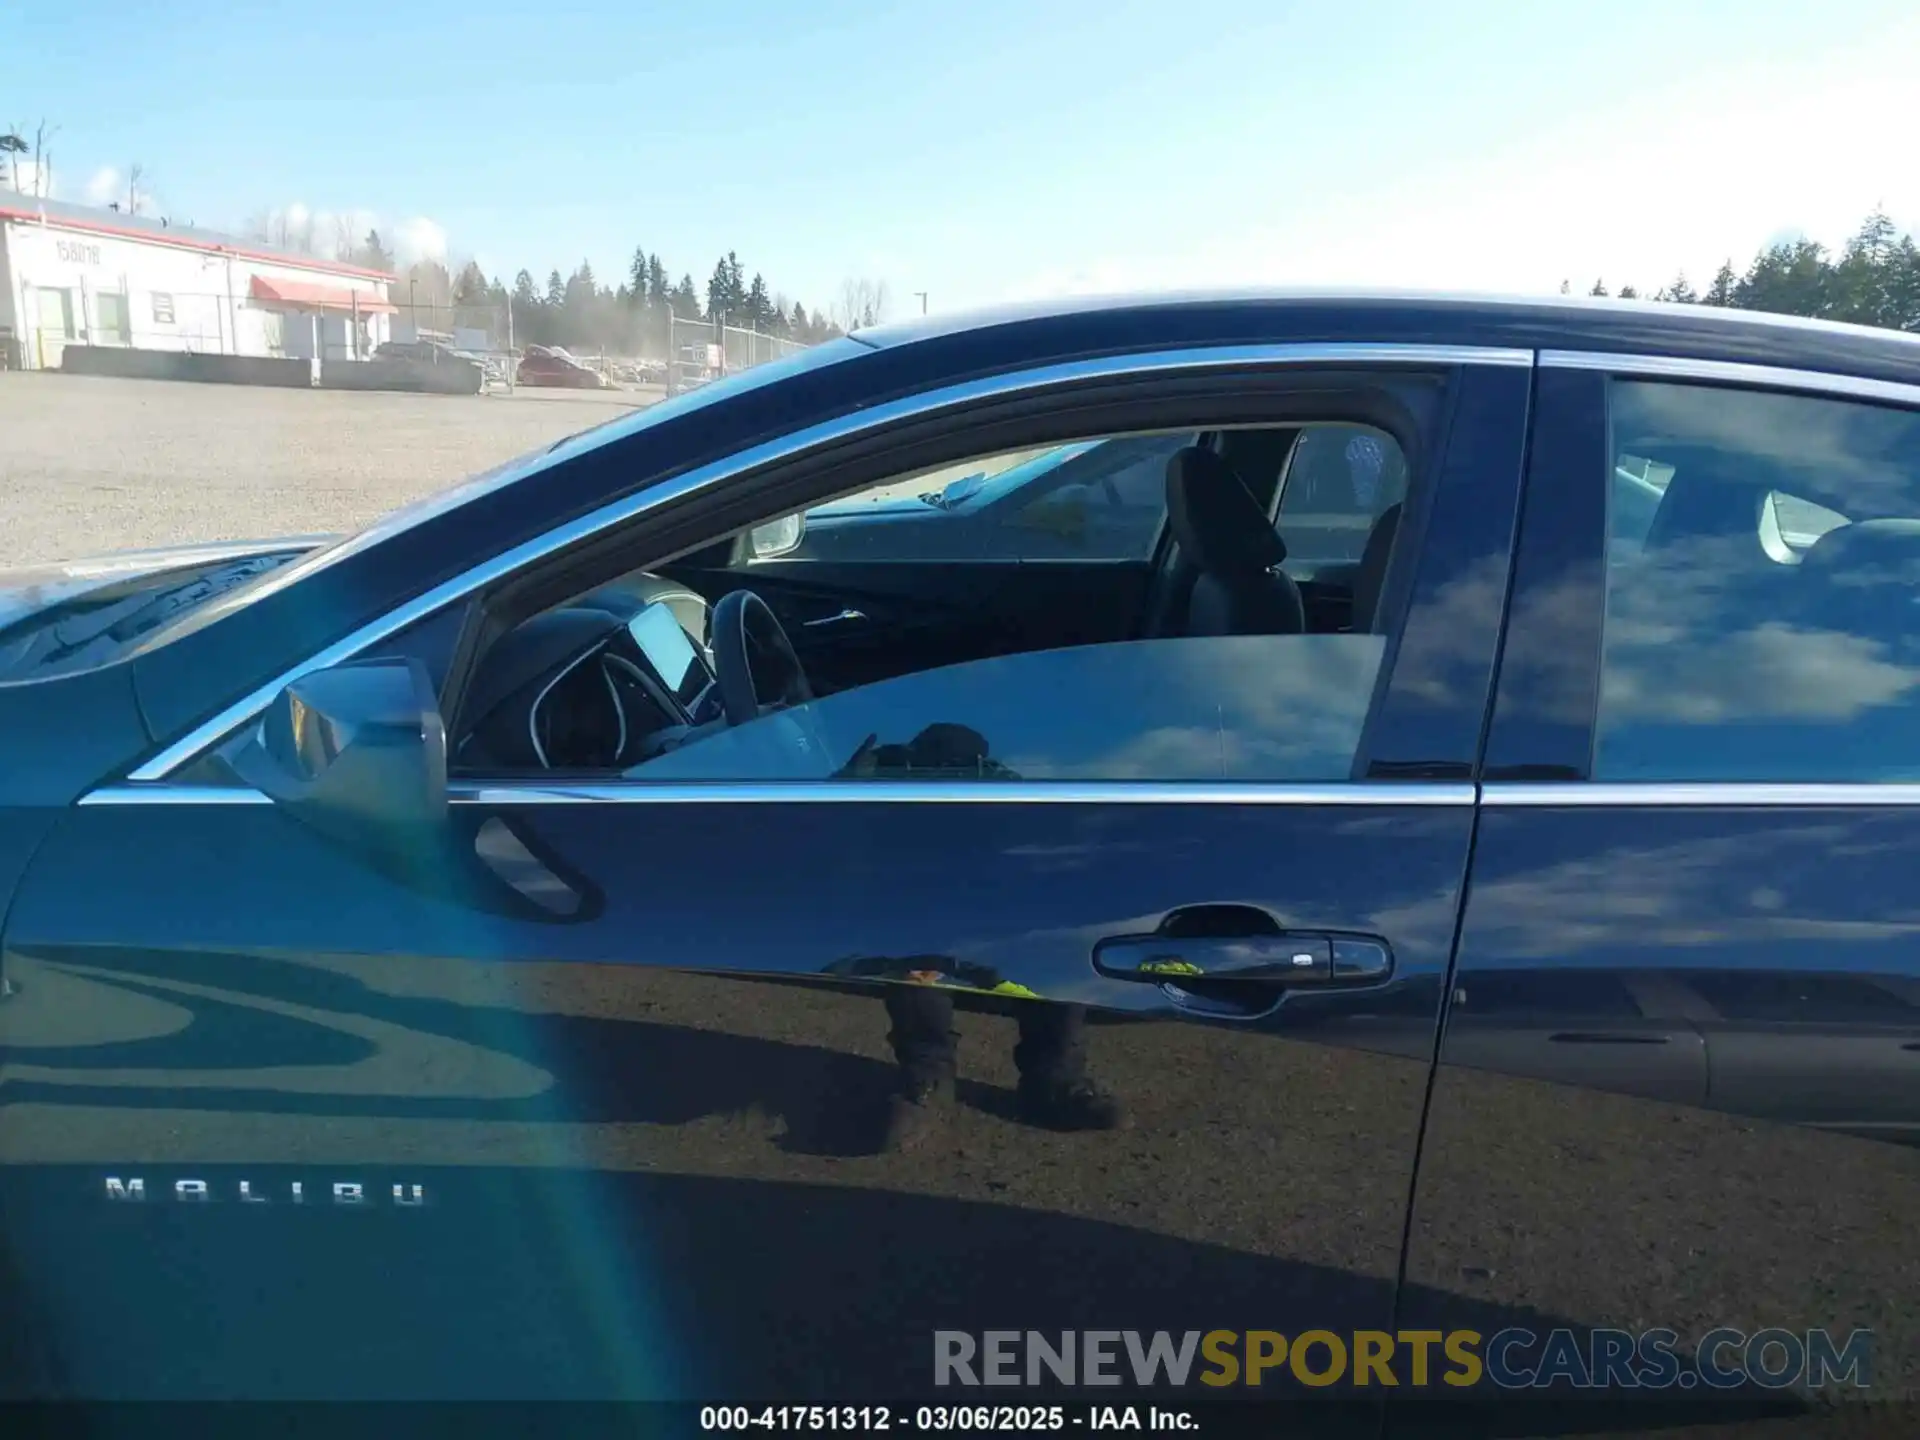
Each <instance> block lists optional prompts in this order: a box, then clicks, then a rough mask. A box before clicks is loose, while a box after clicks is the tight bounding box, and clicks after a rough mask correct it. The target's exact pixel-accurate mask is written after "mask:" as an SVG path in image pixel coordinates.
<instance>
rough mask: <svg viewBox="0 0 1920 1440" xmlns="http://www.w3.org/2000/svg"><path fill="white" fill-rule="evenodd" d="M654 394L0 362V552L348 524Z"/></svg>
mask: <svg viewBox="0 0 1920 1440" xmlns="http://www.w3.org/2000/svg"><path fill="white" fill-rule="evenodd" d="M659 397H660V392H659V391H658V390H646V389H643V390H620V391H580V390H519V391H516V392H515V393H514V394H512V395H510V396H506V395H476V396H454V395H403V394H359V393H349V392H344V391H329V390H311V391H307V390H274V389H267V388H264V387H263V388H257V389H256V388H249V387H244V386H238V385H231V386H230V385H192V384H182V383H174V382H170V381H159V380H113V379H104V378H96V377H92V376H78V375H46V374H23V373H8V374H0V565H17V564H25V563H32V562H35V561H45V560H59V559H67V558H72V557H74V556H78V555H87V554H96V553H99V552H101V551H105V550H117V549H127V548H131V547H136V546H143V545H162V544H169V543H178V542H181V541H186V540H229V539H251V538H255V537H259V536H272V535H288V534H302V533H313V532H323V531H335V530H347V529H354V528H357V527H358V526H361V525H364V524H366V523H367V522H368V521H370V520H373V519H375V518H376V517H377V516H379V515H382V514H384V513H385V512H386V511H388V510H391V509H393V508H394V507H395V506H397V505H402V504H405V503H406V502H408V501H410V500H413V499H416V498H418V497H419V496H421V495H424V494H428V493H430V492H432V491H434V490H437V489H440V488H441V487H443V486H446V485H449V484H452V483H454V482H456V481H459V480H461V479H464V478H465V477H466V476H468V475H472V474H474V473H475V472H477V471H480V470H484V469H486V468H487V467H489V466H492V465H497V464H499V463H500V462H501V461H503V460H508V459H511V458H513V457H514V456H516V455H521V454H525V453H526V452H528V451H530V450H535V449H538V448H539V447H541V446H543V445H549V444H551V443H552V442H553V441H555V440H558V439H560V438H562V437H563V436H566V435H572V434H574V433H576V432H578V431H581V430H585V429H587V428H589V427H590V426H594V425H599V424H601V423H603V422H605V421H607V420H611V419H614V418H615V417H617V416H619V415H622V414H625V413H627V412H628V411H631V410H633V409H636V408H638V407H640V406H643V405H647V404H651V403H652V402H653V401H654V400H657V399H658V398H659Z"/></svg>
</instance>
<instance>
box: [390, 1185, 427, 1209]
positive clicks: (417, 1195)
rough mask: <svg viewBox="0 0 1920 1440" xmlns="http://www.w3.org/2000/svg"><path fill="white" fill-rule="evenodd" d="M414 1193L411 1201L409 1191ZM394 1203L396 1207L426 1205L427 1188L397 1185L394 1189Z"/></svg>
mask: <svg viewBox="0 0 1920 1440" xmlns="http://www.w3.org/2000/svg"><path fill="white" fill-rule="evenodd" d="M409 1190H411V1191H412V1192H413V1195H412V1198H411V1199H409V1198H408V1196H407V1193H406V1192H407V1191H409ZM393 1203H394V1204H396V1205H407V1206H413V1205H424V1204H426V1203H427V1187H426V1186H424V1185H396V1186H394V1187H393Z"/></svg>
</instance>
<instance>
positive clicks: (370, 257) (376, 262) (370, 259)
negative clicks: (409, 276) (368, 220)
mask: <svg viewBox="0 0 1920 1440" xmlns="http://www.w3.org/2000/svg"><path fill="white" fill-rule="evenodd" d="M353 261H354V264H356V265H360V266H364V267H365V268H366V269H368V270H379V271H382V272H384V273H385V274H388V275H391V274H392V273H393V252H392V251H391V250H389V249H387V247H386V245H385V244H383V243H382V242H381V239H380V232H379V231H378V230H369V231H367V238H366V239H365V240H362V241H361V242H360V249H359V251H358V253H357V254H355V255H354V257H353Z"/></svg>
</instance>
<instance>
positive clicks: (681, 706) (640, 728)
mask: <svg viewBox="0 0 1920 1440" xmlns="http://www.w3.org/2000/svg"><path fill="white" fill-rule="evenodd" d="M642 578H643V579H645V578H648V577H642ZM678 598H681V599H683V600H684V599H686V598H690V597H686V596H685V595H684V592H683V593H682V595H681V596H680V597H678ZM700 613H701V612H700V611H698V610H696V611H693V612H691V614H700ZM683 618H690V617H689V615H688V613H687V607H686V606H685V605H681V606H680V607H679V609H678V610H676V608H675V606H673V605H670V604H668V603H667V602H666V601H665V600H662V599H650V598H648V587H647V586H645V585H638V586H623V587H620V588H618V589H610V590H608V591H602V592H596V594H594V595H592V596H589V597H587V599H586V600H584V601H582V602H580V603H578V604H575V605H571V606H567V607H564V608H562V609H559V610H551V611H548V612H547V613H546V614H544V615H537V616H535V617H533V618H532V619H530V620H528V621H526V622H525V623H524V624H522V625H520V626H519V627H517V628H516V629H515V630H513V631H512V632H511V633H509V634H507V635H504V636H502V637H501V638H500V640H499V641H497V642H496V643H495V644H494V646H493V647H492V648H491V649H490V650H489V651H488V652H487V655H486V657H485V659H484V660H483V661H482V663H481V666H480V669H479V671H478V673H477V674H476V675H475V677H474V681H473V683H472V685H471V686H470V688H469V690H468V698H467V703H466V705H465V706H464V707H463V711H464V716H466V717H471V721H470V723H465V724H464V725H463V731H462V733H461V735H460V737H459V738H458V739H457V740H456V741H455V743H454V747H453V754H452V757H451V758H452V761H453V766H454V768H455V769H456V770H466V771H474V770H490V771H498V770H507V771H518V770H556V771H573V770H593V771H602V772H604V771H608V770H619V769H623V768H626V767H630V766H633V765H637V764H640V763H643V762H644V761H646V760H648V759H651V758H653V757H654V756H656V755H659V754H661V753H663V752H664V751H666V750H670V749H674V748H677V747H678V746H679V745H681V744H684V743H686V742H687V741H688V740H690V739H693V738H696V737H697V736H700V735H703V734H705V733H708V732H709V731H711V730H714V729H719V728H724V726H725V724H726V721H725V720H724V719H723V718H722V716H721V713H720V703H719V693H718V688H717V686H716V685H715V683H714V669H713V659H712V656H711V655H710V654H709V652H708V651H707V649H706V647H705V645H704V644H702V643H700V641H699V640H698V639H697V638H696V637H695V636H693V635H690V634H689V633H688V631H687V629H686V627H685V625H684V624H683V623H682V622H683Z"/></svg>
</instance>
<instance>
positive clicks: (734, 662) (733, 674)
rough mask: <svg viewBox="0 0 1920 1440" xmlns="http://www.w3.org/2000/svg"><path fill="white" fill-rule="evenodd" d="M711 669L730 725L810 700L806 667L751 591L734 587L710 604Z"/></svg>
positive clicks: (776, 622) (770, 612) (781, 626)
mask: <svg viewBox="0 0 1920 1440" xmlns="http://www.w3.org/2000/svg"><path fill="white" fill-rule="evenodd" d="M712 636H713V641H712V645H713V672H714V681H715V683H716V684H717V685H718V686H719V687H720V709H721V712H722V713H723V714H724V715H725V716H726V718H727V724H729V725H744V724H746V723H747V722H748V721H749V720H756V719H758V718H759V717H760V715H761V714H762V713H763V712H765V711H767V710H769V709H773V710H786V709H790V708H792V707H793V706H795V705H805V704H806V703H807V702H808V701H810V700H811V699H813V687H812V686H811V685H809V684H808V683H807V672H806V669H805V667H804V666H802V665H801V663H800V657H799V655H797V654H796V653H794V648H793V641H791V640H789V639H788V638H787V631H786V627H785V626H783V625H782V624H781V623H780V618H779V617H778V616H777V615H775V614H774V613H773V611H772V610H771V609H770V608H769V607H768V605H767V602H766V601H764V600H762V599H761V598H760V597H759V596H758V595H756V594H754V593H753V591H751V590H734V591H730V592H729V593H728V594H726V595H723V596H722V597H721V598H720V603H719V604H717V605H715V606H714V607H713V629H712Z"/></svg>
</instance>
